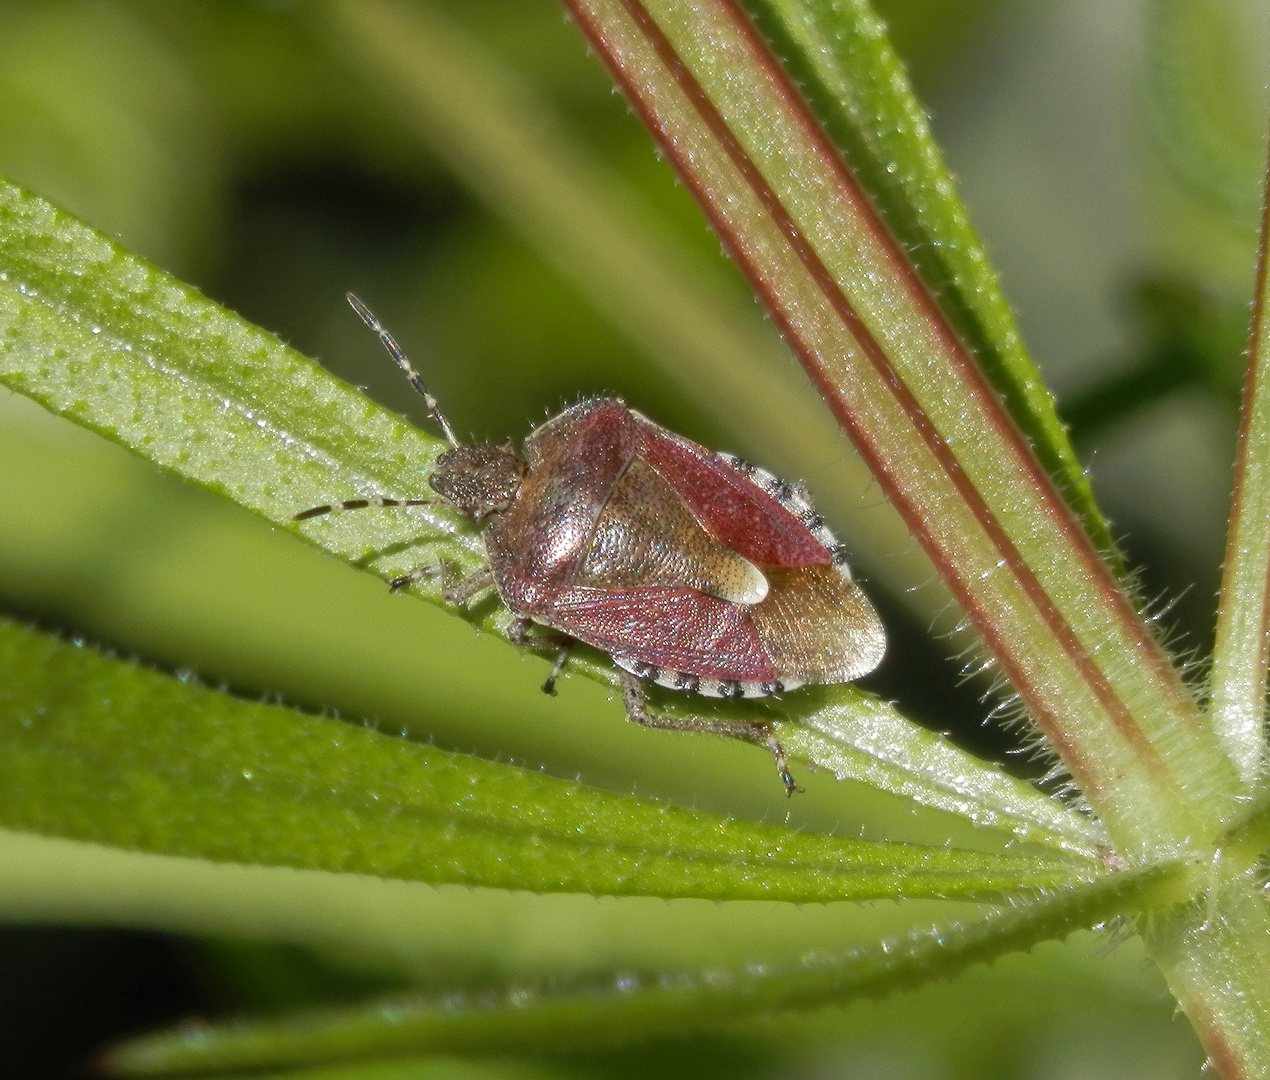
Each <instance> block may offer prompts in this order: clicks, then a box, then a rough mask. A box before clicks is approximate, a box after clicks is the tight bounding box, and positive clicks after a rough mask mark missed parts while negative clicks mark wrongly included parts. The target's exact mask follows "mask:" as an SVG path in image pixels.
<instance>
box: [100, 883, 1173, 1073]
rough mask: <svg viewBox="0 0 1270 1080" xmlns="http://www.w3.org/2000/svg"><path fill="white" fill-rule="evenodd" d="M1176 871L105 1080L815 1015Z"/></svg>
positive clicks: (145, 1062) (237, 1037)
mask: <svg viewBox="0 0 1270 1080" xmlns="http://www.w3.org/2000/svg"><path fill="white" fill-rule="evenodd" d="M1185 874H1186V869H1185V868H1182V867H1177V866H1173V867H1156V868H1153V869H1151V870H1148V871H1137V872H1133V873H1127V874H1117V875H1112V876H1109V877H1108V878H1106V879H1104V880H1103V881H1100V882H1096V883H1094V884H1091V885H1086V886H1081V887H1078V888H1074V889H1070V890H1065V891H1063V892H1059V893H1056V894H1054V895H1053V896H1050V897H1047V898H1046V899H1044V900H1041V901H1038V902H1035V903H1032V904H1029V905H1027V906H1025V907H1022V908H1018V909H1015V910H1009V911H1004V912H999V913H996V914H992V915H989V916H988V917H986V918H983V919H980V920H977V921H972V922H967V923H964V924H961V925H954V926H951V927H945V928H941V929H938V930H934V931H923V932H916V931H914V932H912V933H910V934H909V935H908V936H907V937H906V938H902V939H896V940H887V941H883V942H881V943H879V944H877V945H874V946H871V947H867V948H860V949H852V950H848V951H846V952H828V951H816V952H810V953H807V954H805V955H804V956H802V957H801V958H799V959H798V960H797V961H794V962H787V963H783V964H765V965H751V966H749V967H747V968H745V969H742V970H731V969H709V970H702V971H689V972H660V973H654V974H641V973H636V972H622V973H618V974H615V975H613V976H611V977H609V978H607V979H604V980H598V981H593V982H589V983H582V984H577V985H568V986H561V985H543V986H534V987H515V988H509V989H506V990H504V991H502V992H500V993H495V992H490V993H487V994H479V995H448V996H447V997H445V998H444V999H437V998H435V997H427V996H424V995H412V996H409V997H397V998H388V999H383V1000H381V1001H377V1002H373V1003H370V1004H367V1005H364V1006H357V1007H353V1008H344V1009H326V1010H314V1011H310V1012H305V1013H300V1014H297V1015H294V1016H291V1017H284V1018H282V1019H280V1020H272V1021H252V1020H243V1021H239V1022H231V1023H226V1024H219V1025H207V1026H200V1027H196V1028H189V1027H186V1028H180V1029H177V1030H175V1031H170V1032H160V1033H158V1034H155V1035H150V1036H142V1037H141V1038H139V1039H135V1040H132V1041H130V1042H126V1043H123V1044H122V1045H120V1046H118V1047H116V1048H115V1049H114V1050H111V1051H109V1052H107V1054H106V1055H105V1056H104V1058H103V1063H104V1065H105V1066H106V1068H107V1069H108V1071H111V1072H113V1073H116V1074H120V1075H125V1076H150V1075H165V1074H180V1073H191V1072H211V1071H215V1070H230V1069H243V1068H267V1067H270V1066H281V1065H303V1064H316V1063H320V1062H328V1061H342V1060H356V1059H358V1058H374V1057H390V1056H397V1055H403V1054H410V1053H422V1052H429V1051H430V1052H446V1051H462V1050H477V1051H481V1052H485V1053H492V1052H497V1051H499V1050H516V1051H521V1052H524V1051H530V1050H532V1051H543V1050H548V1051H552V1050H560V1049H570V1048H576V1047H580V1046H588V1047H589V1046H596V1045H600V1046H604V1045H621V1044H623V1043H628V1042H633V1041H638V1040H640V1039H641V1038H646V1037H648V1036H649V1035H651V1034H654V1033H655V1034H657V1035H658V1036H662V1037H664V1036H667V1035H674V1034H687V1033H692V1032H698V1031H704V1030H710V1029H717V1028H736V1027H738V1026H743V1025H744V1024H745V1023H746V1021H747V1020H749V1019H751V1018H752V1017H753V1016H754V1015H755V1014H757V1013H767V1014H770V1013H780V1012H785V1011H790V1010H804V1009H814V1008H821V1007H823V1006H825V1005H830V1004H840V1003H842V1002H846V1001H849V1000H852V999H854V998H859V997H869V996H882V995H884V994H888V993H892V992H894V991H896V990H900V989H905V988H909V987H913V986H917V985H920V984H921V983H923V982H927V981H929V980H931V979H938V978H946V977H949V976H951V975H953V974H955V973H956V972H958V971H960V970H962V969H964V968H966V967H968V966H970V965H971V964H975V963H981V962H983V961H987V960H991V959H993V958H994V957H996V956H1000V955H1002V954H1003V953H1006V952H1011V951H1014V950H1017V949H1023V948H1027V947H1029V946H1031V945H1034V944H1036V943H1037V942H1039V941H1044V940H1047V939H1050V938H1061V937H1064V936H1065V935H1067V934H1068V933H1070V932H1072V931H1073V930H1076V929H1080V928H1083V927H1087V926H1090V925H1093V924H1095V923H1098V922H1101V921H1103V920H1105V919H1107V918H1110V917H1112V916H1115V915H1118V914H1121V913H1123V912H1126V911H1133V910H1136V909H1138V908H1140V907H1141V906H1142V905H1144V904H1152V903H1155V902H1164V903H1168V902H1169V900H1170V899H1171V898H1172V888H1173V886H1175V885H1176V883H1177V881H1178V880H1179V879H1180V878H1182V877H1184V876H1185Z"/></svg>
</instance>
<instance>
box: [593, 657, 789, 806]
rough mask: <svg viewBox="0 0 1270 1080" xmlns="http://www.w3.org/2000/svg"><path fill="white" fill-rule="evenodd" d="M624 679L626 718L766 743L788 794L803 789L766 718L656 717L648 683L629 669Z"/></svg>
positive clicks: (671, 728)
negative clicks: (649, 700)
mask: <svg viewBox="0 0 1270 1080" xmlns="http://www.w3.org/2000/svg"><path fill="white" fill-rule="evenodd" d="M618 677H619V678H620V679H621V681H622V704H623V705H625V706H626V717H627V719H628V720H633V721H634V722H635V723H637V724H642V725H643V726H644V727H651V728H663V729H665V730H668V731H702V732H706V733H708V734H710V735H724V736H726V737H727V738H729V739H744V740H745V741H746V742H756V743H763V744H764V745H766V746H767V748H768V749H769V750H771V752H772V757H773V758H774V759H775V761H776V772H777V774H778V775H779V776H780V778H781V783H783V784H784V785H785V794H786V795H793V794H794V793H795V792H798V791H802V788H800V787H799V786H798V785H797V784H795V783H794V778H793V776H791V775H790V772H789V763H788V762H787V761H786V758H785V751H784V750H783V749H782V748H781V744H780V742H778V741H777V738H776V732H775V731H774V730H773V729H772V725H771V724H769V723H767V722H766V721H764V720H676V719H674V718H673V717H670V716H655V715H654V714H652V713H650V712H649V711H648V708H647V704H646V699H645V697H644V685H643V683H641V682H640V681H639V679H638V678H637V677H636V676H634V675H632V674H631V673H630V672H629V671H621V670H619V671H618Z"/></svg>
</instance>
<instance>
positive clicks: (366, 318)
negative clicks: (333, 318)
mask: <svg viewBox="0 0 1270 1080" xmlns="http://www.w3.org/2000/svg"><path fill="white" fill-rule="evenodd" d="M344 298H345V299H346V300H347V301H348V302H349V304H350V305H352V308H353V310H354V311H356V312H357V314H358V315H359V316H360V317H361V320H362V322H364V323H365V324H366V325H367V326H369V327H370V328H371V329H372V330H374V331H375V333H376V334H378V335H379V340H380V341H382V342H383V343H384V348H385V349H387V350H388V355H389V356H391V357H392V358H393V359H394V360H396V361H397V366H398V367H399V368H401V370H402V371H403V372H405V375H406V378H407V379H409V380H410V385H411V386H413V387H414V388H415V390H417V391H418V392H419V395H420V396H421V397H422V398H423V400H424V401H425V402H426V403H427V406H428V415H429V416H431V417H432V419H433V420H435V421H436V422H437V423H438V424H440V425H441V430H442V431H444V432H445V438H446V441H447V442H448V443H449V444H450V445H451V446H455V447H457V446H458V445H459V440H458V438H457V437H456V436H455V434H454V428H452V427H450V421H449V420H447V419H446V418H445V413H443V412H442V411H441V406H440V405H438V404H437V399H436V398H434V397H433V396H432V391H431V390H429V389H428V387H427V385H426V384H425V383H424V381H423V376H422V375H420V374H419V373H418V372H417V371H415V369H414V365H413V364H411V363H410V361H409V360H408V359H407V357H406V354H405V351H404V350H403V349H402V347H401V346H400V345H398V344H397V340H396V339H395V338H394V337H393V336H392V334H390V333H388V331H387V330H386V329H385V328H384V324H383V323H381V322H380V321H379V320H378V319H377V318H375V313H374V312H373V311H371V310H370V308H368V307H367V306H366V305H365V304H363V303H362V302H361V300H360V299H358V297H357V295H356V294H355V293H351V292H348V293H345V294H344Z"/></svg>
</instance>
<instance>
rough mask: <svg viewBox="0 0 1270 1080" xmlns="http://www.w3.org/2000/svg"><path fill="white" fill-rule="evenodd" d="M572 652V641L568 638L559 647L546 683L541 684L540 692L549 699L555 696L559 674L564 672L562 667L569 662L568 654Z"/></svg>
mask: <svg viewBox="0 0 1270 1080" xmlns="http://www.w3.org/2000/svg"><path fill="white" fill-rule="evenodd" d="M572 650H573V639H572V638H570V639H569V640H568V641H566V642H565V643H564V644H563V645H561V646H560V650H559V652H557V653H556V660H555V663H553V664H552V665H551V674H550V675H548V676H547V681H546V682H544V683H543V684H542V692H543V693H544V694H548V695H550V696H551V697H555V696H556V680H557V679H558V678H560V673H561V672H562V671H564V666H565V664H567V663H568V662H569V653H570V652H572Z"/></svg>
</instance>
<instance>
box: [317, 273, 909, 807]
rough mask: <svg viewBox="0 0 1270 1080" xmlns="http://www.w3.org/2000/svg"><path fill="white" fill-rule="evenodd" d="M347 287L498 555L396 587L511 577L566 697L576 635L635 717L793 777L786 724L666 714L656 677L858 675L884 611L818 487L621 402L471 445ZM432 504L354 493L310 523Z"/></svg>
mask: <svg viewBox="0 0 1270 1080" xmlns="http://www.w3.org/2000/svg"><path fill="white" fill-rule="evenodd" d="M348 300H349V303H350V304H352V306H353V308H354V310H355V311H356V312H357V314H358V315H360V316H361V318H362V319H363V320H364V321H365V322H366V325H367V326H369V327H370V328H371V329H372V330H374V331H375V333H377V334H378V335H379V338H380V340H381V341H382V342H383V344H384V346H385V348H387V350H388V352H389V353H390V354H391V355H392V357H393V359H394V360H396V362H397V363H398V364H399V365H400V367H401V369H402V371H404V372H405V374H406V377H407V378H408V379H409V380H410V383H411V385H412V386H413V387H414V388H415V389H416V390H417V391H418V392H419V393H420V394H421V395H422V396H423V398H424V400H425V401H426V402H427V405H428V411H429V413H430V414H431V416H432V417H433V418H434V419H435V420H436V422H437V423H438V424H439V425H440V426H441V429H442V430H443V431H444V432H445V437H446V439H447V440H448V442H449V443H450V447H451V449H449V450H447V451H446V452H445V453H444V454H442V455H441V456H440V457H439V458H438V459H437V463H436V467H435V468H434V470H433V472H432V474H431V475H430V476H429V477H428V484H429V486H430V487H431V488H432V490H433V491H434V492H435V493H436V494H438V495H440V496H441V497H442V498H443V499H445V500H446V501H447V502H449V503H451V504H452V505H453V506H455V507H456V508H457V509H458V510H460V511H462V512H463V513H464V514H466V515H467V516H468V517H469V518H470V519H471V520H472V521H473V522H474V523H476V524H477V525H479V526H480V527H481V529H482V537H483V540H484V544H485V551H486V556H487V565H486V566H485V567H484V568H483V569H482V570H480V571H478V572H477V573H475V574H473V575H472V576H470V577H468V578H467V579H465V580H462V581H456V580H451V578H450V575H449V573H448V572H447V568H446V567H444V566H440V567H438V566H424V567H419V568H418V569H416V570H413V571H411V573H409V574H406V575H404V576H402V577H399V578H395V579H393V580H392V581H391V582H390V583H389V584H390V586H391V587H392V588H393V589H400V588H404V587H405V586H407V585H409V584H411V583H412V582H415V581H418V580H420V579H422V578H424V577H426V576H431V575H437V574H440V575H441V576H442V592H443V595H444V596H445V597H446V599H447V600H449V601H451V602H452V603H455V604H459V605H461V604H464V603H466V602H467V601H468V600H470V599H471V598H472V597H474V596H476V595H477V594H478V593H480V592H483V591H485V590H487V589H490V588H493V589H496V590H497V592H498V595H499V597H500V599H501V600H502V601H503V603H504V604H505V605H506V606H507V608H508V610H509V611H510V612H511V613H512V615H513V616H514V617H515V621H514V623H513V624H512V630H511V635H512V637H513V639H515V640H519V641H521V642H527V641H528V638H527V630H528V627H529V626H530V625H531V624H535V623H536V624H538V625H540V626H544V627H548V628H550V629H551V630H553V631H555V632H557V633H558V634H560V635H563V637H562V639H561V640H562V642H563V646H562V648H561V649H560V652H559V654H558V656H557V658H556V663H555V666H554V668H553V669H552V672H551V676H550V677H549V678H548V680H547V682H546V684H545V685H544V687H543V689H544V690H545V691H546V692H548V693H554V689H553V688H554V684H555V681H556V678H557V676H558V675H559V673H560V671H561V669H562V668H563V666H564V663H565V661H566V658H567V655H568V648H569V646H570V645H571V644H572V643H573V642H574V641H581V642H585V643H586V644H588V645H591V646H594V647H595V648H597V649H600V650H602V651H603V652H606V653H608V654H609V656H610V657H612V659H613V663H614V664H615V665H616V666H617V669H618V673H619V677H620V680H621V686H622V700H623V703H624V705H625V707H626V713H627V716H628V717H629V718H630V719H631V720H634V721H635V722H636V723H639V724H643V725H646V726H648V727H656V728H670V729H673V730H678V731H704V732H711V733H714V734H718V735H726V736H730V737H733V738H742V739H746V740H749V741H753V742H761V743H766V744H767V745H768V746H769V747H770V748H771V750H772V753H773V754H774V756H775V758H776V763H777V768H778V770H779V772H780V775H781V779H782V780H783V781H784V783H785V787H786V790H787V791H789V792H790V793H792V792H793V791H795V790H796V788H795V787H794V782H793V780H792V778H791V777H790V774H789V769H788V768H787V766H786V764H785V758H784V754H783V752H782V750H781V748H780V745H779V743H778V742H777V741H776V738H775V735H774V733H773V729H772V726H771V724H770V723H767V722H766V721H763V720H737V721H732V720H679V719H674V718H671V717H665V716H657V715H654V714H652V713H649V711H648V709H647V707H646V704H645V695H644V689H643V686H644V682H643V681H644V680H647V681H649V682H654V683H657V684H658V685H660V686H665V687H669V688H670V689H673V690H681V691H688V692H690V693H696V694H704V695H706V696H709V697H717V698H759V697H766V696H769V695H772V694H780V693H782V692H784V691H787V690H794V689H796V688H797V687H800V686H803V685H805V684H808V683H821V684H824V683H845V682H850V681H851V680H853V679H858V678H860V677H861V676H862V675H865V674H867V673H868V672H870V671H872V670H873V669H874V668H875V667H876V666H877V665H878V664H879V663H880V662H881V659H882V653H883V650H884V647H885V641H886V638H885V633H884V631H883V628H882V624H881V622H880V621H879V620H878V617H877V614H876V613H875V611H874V610H873V606H872V605H871V604H870V603H869V600H868V598H867V597H866V596H865V595H864V593H863V592H862V591H861V589H860V587H859V585H857V584H856V583H855V582H854V581H853V580H852V578H851V573H850V571H849V570H848V568H847V564H846V558H845V556H844V553H843V550H842V548H841V546H840V545H839V544H838V542H837V541H836V540H835V539H834V536H833V534H832V533H830V531H829V530H828V529H827V528H826V527H825V523H824V520H823V519H822V518H821V517H820V515H818V514H817V513H816V511H815V510H814V509H813V507H812V505H811V501H810V499H809V497H808V495H807V493H806V491H805V490H804V489H803V488H801V487H800V486H794V485H791V484H787V483H784V482H782V481H781V480H778V479H777V478H776V477H775V476H773V475H772V474H771V473H769V472H766V471H765V470H763V469H759V468H756V467H755V466H753V465H750V464H748V463H746V462H744V461H742V460H741V459H740V458H737V457H733V456H732V455H730V454H722V453H715V452H713V451H710V450H707V449H706V448H705V447H703V446H700V445H698V444H697V443H694V442H692V441H691V440H689V439H685V438H683V437H682V436H680V435H676V434H674V433H673V432H671V431H668V430H667V429H666V428H663V427H661V426H659V425H658V424H655V423H653V421H651V420H649V419H648V418H647V417H645V416H642V415H641V414H640V413H638V412H636V411H635V410H634V409H631V408H629V407H627V406H626V405H625V404H623V403H622V402H621V401H618V400H615V399H612V398H592V399H588V400H585V401H582V402H580V403H579V404H577V405H575V406H573V407H572V408H570V409H566V410H565V411H564V412H562V413H560V414H559V415H558V416H556V417H554V418H553V419H551V420H548V421H547V423H545V424H543V425H542V426H541V427H539V428H536V429H535V430H534V431H533V432H531V433H530V435H529V437H528V438H527V439H526V440H525V444H524V452H523V456H522V455H519V454H517V453H516V452H515V450H514V449H513V447H512V444H511V442H510V441H507V440H505V441H503V442H500V443H496V444H485V445H473V446H468V445H464V444H462V443H460V442H459V440H458V438H457V437H456V436H455V434H454V429H453V428H452V427H451V426H450V423H449V421H448V420H446V418H445V416H444V414H443V413H442V412H441V410H440V408H439V407H438V405H437V402H436V399H435V398H434V397H433V396H432V394H431V393H429V391H428V389H427V387H426V386H425V385H424V383H423V380H422V379H421V378H420V376H419V374H418V372H416V371H415V369H414V368H413V367H412V366H411V364H410V361H409V360H407V358H406V356H405V354H404V353H403V352H402V350H401V348H400V347H399V346H398V345H397V343H396V341H394V340H393V338H392V336H391V335H390V334H389V333H388V331H387V330H385V329H384V327H383V326H382V325H381V324H380V323H379V320H378V319H376V318H375V316H374V315H373V314H372V313H371V312H370V310H369V309H368V308H367V307H366V306H365V305H364V304H363V303H362V302H361V301H360V300H358V299H357V297H355V296H353V295H352V294H351V293H350V294H349V296H348ZM430 501H432V500H430V499H392V498H370V499H351V500H348V501H346V502H342V503H332V504H327V505H324V506H315V507H313V508H311V509H309V510H305V511H303V512H302V513H300V514H297V515H296V520H297V521H301V520H305V519H307V518H312V517H317V516H318V515H320V514H326V513H330V512H331V511H333V510H357V509H362V508H364V507H368V506H417V505H421V504H424V503H427V502H430Z"/></svg>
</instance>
